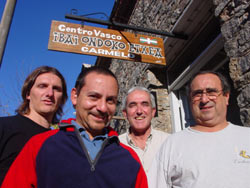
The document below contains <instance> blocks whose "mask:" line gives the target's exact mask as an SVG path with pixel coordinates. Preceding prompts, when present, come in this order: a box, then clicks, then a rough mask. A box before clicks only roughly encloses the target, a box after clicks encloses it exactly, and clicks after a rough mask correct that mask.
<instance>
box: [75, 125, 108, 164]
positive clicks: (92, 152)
mask: <svg viewBox="0 0 250 188" xmlns="http://www.w3.org/2000/svg"><path fill="white" fill-rule="evenodd" d="M71 123H72V124H73V125H74V126H75V127H76V128H77V129H78V130H79V131H80V135H81V137H82V140H83V143H84V145H85V146H86V148H87V150H88V153H89V156H90V157H91V159H92V160H94V159H95V157H96V155H97V153H98V152H99V151H100V149H101V147H102V143H103V142H104V140H105V139H106V138H107V137H108V133H107V129H105V134H103V135H98V136H95V137H94V138H93V140H90V138H89V135H88V134H87V133H86V131H85V129H84V128H83V127H82V126H80V125H79V124H78V123H77V122H75V121H71Z"/></svg>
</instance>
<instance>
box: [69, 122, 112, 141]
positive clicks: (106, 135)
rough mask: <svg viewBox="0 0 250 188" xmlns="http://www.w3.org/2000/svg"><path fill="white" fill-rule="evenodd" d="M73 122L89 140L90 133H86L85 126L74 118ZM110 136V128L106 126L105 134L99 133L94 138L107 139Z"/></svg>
mask: <svg viewBox="0 0 250 188" xmlns="http://www.w3.org/2000/svg"><path fill="white" fill-rule="evenodd" d="M71 124H72V125H74V126H75V127H76V129H77V130H79V132H80V134H81V136H83V137H85V138H87V139H88V140H90V138H89V135H88V134H87V133H86V131H85V128H84V127H82V126H81V125H79V124H78V123H77V122H76V121H74V120H72V121H71ZM107 137H108V129H107V128H106V127H105V128H104V134H102V135H97V136H95V137H94V138H93V140H96V139H105V138H107Z"/></svg>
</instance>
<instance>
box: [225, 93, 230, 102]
mask: <svg viewBox="0 0 250 188" xmlns="http://www.w3.org/2000/svg"><path fill="white" fill-rule="evenodd" d="M224 96H225V98H226V104H227V105H228V104H229V96H230V94H229V93H225V94H224Z"/></svg>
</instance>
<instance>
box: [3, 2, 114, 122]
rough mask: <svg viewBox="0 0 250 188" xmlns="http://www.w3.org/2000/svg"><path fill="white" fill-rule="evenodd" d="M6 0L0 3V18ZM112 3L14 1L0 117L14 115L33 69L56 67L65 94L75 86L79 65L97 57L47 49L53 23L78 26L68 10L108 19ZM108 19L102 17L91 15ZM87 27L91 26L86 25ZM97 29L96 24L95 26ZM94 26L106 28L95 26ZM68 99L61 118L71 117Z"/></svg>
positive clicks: (5, 61)
mask: <svg viewBox="0 0 250 188" xmlns="http://www.w3.org/2000/svg"><path fill="white" fill-rule="evenodd" d="M5 2H6V0H2V1H1V3H0V16H1V17H2V12H3V10H4V6H5ZM114 2H115V0H90V1H89V0H70V1H69V0H23V1H21V0H17V3H16V8H15V13H14V17H13V20H12V25H11V28H10V32H9V37H8V40H7V44H6V48H5V53H4V56H3V60H2V65H1V69H0V104H1V105H2V106H3V108H2V109H0V116H4V115H7V113H6V112H8V114H9V115H13V114H14V111H15V109H16V108H17V106H18V105H19V104H20V102H21V87H22V84H23V82H24V79H25V78H26V76H27V75H28V74H29V73H30V72H31V71H32V70H33V69H35V68H36V67H38V66H41V65H48V66H53V67H55V68H57V69H58V70H59V71H60V72H61V73H62V74H63V75H64V77H65V79H66V82H67V87H68V95H70V90H71V88H72V87H73V86H74V83H75V79H76V77H77V75H78V74H79V72H80V69H81V65H82V63H88V64H94V63H95V60H96V57H95V56H87V55H82V54H73V53H65V52H57V51H49V50H48V40H49V32H50V24H51V21H52V20H58V21H65V22H71V23H80V22H78V21H73V20H69V19H65V14H69V13H70V12H71V9H77V10H78V15H84V14H89V13H94V12H104V13H106V14H107V15H108V16H110V13H111V11H112V7H113V5H114ZM91 17H94V18H98V19H105V20H106V19H107V18H105V17H104V16H103V15H95V16H91ZM85 24H86V25H92V24H90V23H85ZM95 26H96V25H95ZM97 27H105V26H102V25H98V26H97ZM73 111H74V110H73V107H72V105H71V101H70V99H69V100H68V101H67V103H66V105H65V107H64V112H65V115H64V116H63V118H64V119H65V118H68V117H72V116H73Z"/></svg>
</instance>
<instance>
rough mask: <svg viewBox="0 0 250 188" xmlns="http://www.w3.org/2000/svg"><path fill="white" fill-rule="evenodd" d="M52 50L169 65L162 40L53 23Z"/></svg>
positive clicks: (49, 47) (89, 27) (96, 28)
mask: <svg viewBox="0 0 250 188" xmlns="http://www.w3.org/2000/svg"><path fill="white" fill-rule="evenodd" d="M48 49H49V50H57V51H64V52H72V53H80V54H87V55H95V56H104V57H110V58H116V59H125V60H130V61H137V62H145V63H154V64H159V65H166V62H165V54H164V45H163V39H162V38H158V37H151V36H146V35H140V34H133V33H129V32H123V31H117V30H111V29H104V28H98V27H91V26H86V25H81V24H73V23H66V22H60V21H52V24H51V31H50V37H49V45H48Z"/></svg>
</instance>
